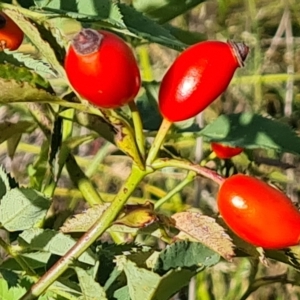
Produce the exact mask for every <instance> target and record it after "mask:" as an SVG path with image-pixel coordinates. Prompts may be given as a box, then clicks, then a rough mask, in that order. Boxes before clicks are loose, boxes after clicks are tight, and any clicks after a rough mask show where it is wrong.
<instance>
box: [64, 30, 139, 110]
mask: <svg viewBox="0 0 300 300" xmlns="http://www.w3.org/2000/svg"><path fill="white" fill-rule="evenodd" d="M65 70H66V73H67V76H68V79H69V81H70V83H71V85H72V86H73V88H74V90H75V91H76V92H77V93H78V94H79V95H80V96H81V97H83V98H85V99H86V100H88V101H89V102H91V103H92V104H94V105H96V106H99V107H102V108H117V107H120V106H123V105H125V104H127V103H128V102H130V101H132V100H134V98H135V96H136V95H137V93H138V91H139V89H140V85H141V78H140V72H139V68H138V65H137V62H136V59H135V57H134V55H133V52H132V50H131V49H130V47H129V46H128V45H127V44H126V43H125V42H124V41H123V40H122V39H121V38H120V37H118V36H117V35H115V34H113V33H111V32H108V31H104V30H99V31H96V30H93V29H82V30H81V31H80V32H79V33H78V34H77V35H76V36H75V37H74V38H73V40H72V44H71V45H70V47H69V49H68V52H67V55H66V58H65Z"/></svg>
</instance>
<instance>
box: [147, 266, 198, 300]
mask: <svg viewBox="0 0 300 300" xmlns="http://www.w3.org/2000/svg"><path fill="white" fill-rule="evenodd" d="M195 275H196V272H194V271H191V270H189V269H179V270H172V271H169V272H168V273H167V274H165V275H164V276H162V279H161V282H160V283H159V286H158V287H157V289H156V291H155V294H154V296H153V298H152V299H159V300H169V299H170V298H171V297H172V296H173V295H174V294H175V293H177V292H179V291H180V290H181V289H182V288H183V287H185V286H187V285H188V284H189V282H190V281H191V279H192V277H194V276H195Z"/></svg>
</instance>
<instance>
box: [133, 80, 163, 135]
mask: <svg viewBox="0 0 300 300" xmlns="http://www.w3.org/2000/svg"><path fill="white" fill-rule="evenodd" d="M143 87H144V88H145V92H144V93H143V94H142V95H141V96H140V97H138V99H137V101H136V105H137V107H138V109H139V112H140V114H141V119H142V122H143V128H144V129H145V130H150V131H154V130H157V129H158V128H159V126H160V124H161V122H162V116H161V114H160V112H159V109H158V105H157V98H158V90H159V83H158V82H145V83H143Z"/></svg>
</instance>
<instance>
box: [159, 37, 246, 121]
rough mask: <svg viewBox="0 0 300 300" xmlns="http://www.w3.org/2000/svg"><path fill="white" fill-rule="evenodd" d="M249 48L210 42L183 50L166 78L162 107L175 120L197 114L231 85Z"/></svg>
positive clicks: (162, 87)
mask: <svg viewBox="0 0 300 300" xmlns="http://www.w3.org/2000/svg"><path fill="white" fill-rule="evenodd" d="M248 51H249V48H248V47H247V46H246V45H245V44H240V43H232V42H228V43H224V42H219V41H206V42H201V43H198V44H195V45H193V46H191V47H189V48H187V49H186V50H185V51H183V52H182V53H181V54H180V55H179V56H178V57H177V59H176V60H175V61H174V63H173V64H172V65H171V67H170V69H169V70H168V71H167V73H166V74H165V76H164V77H163V79H162V82H161V85H160V90H159V97H158V99H159V108H160V111H161V113H162V115H163V117H164V118H166V119H167V120H169V121H171V122H177V121H183V120H186V119H188V118H191V117H194V116H196V115H197V114H198V113H200V112H201V111H203V110H204V109H205V108H206V107H207V106H208V105H209V104H210V103H212V102H213V101H214V100H215V99H216V98H217V97H218V96H220V95H221V94H222V93H223V92H224V91H225V90H226V88H227V86H228V85H229V83H230V80H231V78H232V77H233V74H234V72H235V70H236V69H237V68H238V67H240V66H242V65H243V61H244V60H245V59H246V57H247V54H248Z"/></svg>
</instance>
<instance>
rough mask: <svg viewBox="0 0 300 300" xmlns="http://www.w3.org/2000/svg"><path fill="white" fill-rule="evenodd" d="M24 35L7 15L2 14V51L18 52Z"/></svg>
mask: <svg viewBox="0 0 300 300" xmlns="http://www.w3.org/2000/svg"><path fill="white" fill-rule="evenodd" d="M23 38H24V33H23V31H22V30H21V29H20V27H19V26H18V25H17V24H16V23H15V22H14V21H13V20H12V19H11V18H10V17H9V16H8V15H6V14H5V13H3V12H0V50H4V49H9V50H11V51H13V50H17V49H18V48H19V47H20V45H21V44H22V42H23Z"/></svg>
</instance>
